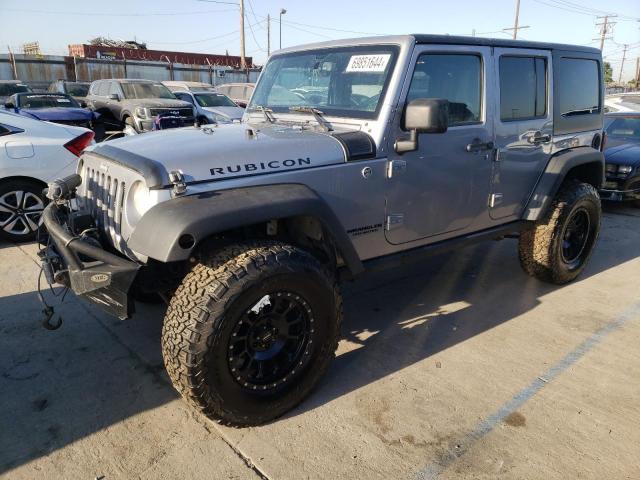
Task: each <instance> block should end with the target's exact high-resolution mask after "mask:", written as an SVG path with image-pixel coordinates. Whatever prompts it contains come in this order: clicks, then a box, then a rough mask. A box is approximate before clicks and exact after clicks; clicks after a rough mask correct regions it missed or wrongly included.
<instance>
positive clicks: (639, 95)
mask: <svg viewBox="0 0 640 480" xmlns="http://www.w3.org/2000/svg"><path fill="white" fill-rule="evenodd" d="M604 110H605V113H615V112H640V92H628V93H615V94H612V95H607V96H606V97H605V98H604Z"/></svg>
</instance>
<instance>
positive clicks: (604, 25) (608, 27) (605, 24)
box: [594, 15, 617, 51]
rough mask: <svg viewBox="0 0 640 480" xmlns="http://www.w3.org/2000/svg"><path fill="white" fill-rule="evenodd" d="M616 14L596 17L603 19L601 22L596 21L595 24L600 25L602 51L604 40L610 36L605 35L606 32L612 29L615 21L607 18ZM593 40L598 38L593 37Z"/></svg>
mask: <svg viewBox="0 0 640 480" xmlns="http://www.w3.org/2000/svg"><path fill="white" fill-rule="evenodd" d="M616 16H617V15H605V16H604V17H598V18H597V19H598V20H599V19H601V18H602V19H603V20H602V23H596V26H598V27H601V28H600V51H602V50H603V49H604V41H605V40H607V39H609V38H611V37H607V34H609V33H611V32H612V31H613V26H614V25H615V22H610V21H609V19H610V18H613V17H616ZM594 40H598V39H597V38H594Z"/></svg>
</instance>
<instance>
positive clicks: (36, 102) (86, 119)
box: [4, 92, 104, 140]
mask: <svg viewBox="0 0 640 480" xmlns="http://www.w3.org/2000/svg"><path fill="white" fill-rule="evenodd" d="M4 106H5V108H6V109H8V110H12V111H13V112H14V113H17V114H19V115H23V116H25V117H30V118H34V119H36V120H43V121H46V122H54V123H62V124H64V125H74V126H76V127H84V128H89V129H91V130H93V131H94V132H95V133H96V137H97V140H102V138H103V136H104V125H103V124H102V122H101V121H99V117H100V114H99V113H96V112H92V111H91V110H89V109H88V108H83V107H82V106H80V104H79V103H78V102H77V101H76V100H75V99H74V98H73V97H71V96H69V95H65V94H64V93H31V92H30V93H16V94H14V95H12V96H10V97H9V98H8V99H7V101H6V102H5V104H4Z"/></svg>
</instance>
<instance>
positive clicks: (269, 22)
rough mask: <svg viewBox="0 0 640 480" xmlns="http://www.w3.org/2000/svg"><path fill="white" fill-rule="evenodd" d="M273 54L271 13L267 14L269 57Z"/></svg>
mask: <svg viewBox="0 0 640 480" xmlns="http://www.w3.org/2000/svg"><path fill="white" fill-rule="evenodd" d="M269 56H271V15H270V14H267V57H269Z"/></svg>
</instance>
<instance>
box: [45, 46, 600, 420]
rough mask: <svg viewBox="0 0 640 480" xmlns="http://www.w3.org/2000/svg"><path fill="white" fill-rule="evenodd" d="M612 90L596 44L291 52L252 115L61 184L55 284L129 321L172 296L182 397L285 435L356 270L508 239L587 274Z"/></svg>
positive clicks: (173, 137)
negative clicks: (149, 303) (279, 427)
mask: <svg viewBox="0 0 640 480" xmlns="http://www.w3.org/2000/svg"><path fill="white" fill-rule="evenodd" d="M602 78H603V76H602V58H601V54H600V51H599V50H596V49H593V48H587V47H583V46H569V45H554V44H546V43H532V42H521V41H507V40H492V39H481V38H464V37H454V36H433V35H411V36H392V37H376V38H366V39H358V40H343V41H336V42H328V43H321V44H317V45H308V46H303V47H299V48H290V49H286V50H283V51H280V52H278V53H277V54H275V55H274V56H272V57H271V58H270V59H269V61H268V63H267V65H266V66H265V68H264V71H263V72H262V75H261V77H260V80H259V81H258V84H257V85H256V89H255V92H254V94H253V96H252V99H251V102H250V104H249V105H248V108H247V111H246V112H247V113H246V114H245V118H244V120H245V121H244V123H240V124H238V123H236V124H220V125H218V126H209V125H207V126H205V127H201V128H186V129H180V130H174V131H167V132H159V133H157V134H154V135H150V136H148V137H146V138H145V136H141V137H131V138H128V139H121V140H116V141H113V142H108V143H107V144H102V145H97V146H95V147H92V148H90V149H88V150H87V151H86V152H85V153H84V154H83V155H82V158H81V159H80V161H79V165H78V170H77V171H78V175H75V176H73V177H70V178H67V179H62V180H60V181H57V182H54V183H52V184H51V185H50V188H49V197H50V198H51V200H52V202H51V204H50V205H49V206H48V207H47V208H46V210H45V213H44V215H43V216H44V224H45V226H46V228H47V230H48V232H49V234H50V237H49V238H50V244H49V246H48V248H46V249H44V250H43V251H42V254H41V256H42V258H43V262H44V268H45V272H46V273H47V277H48V278H49V279H50V281H52V282H57V283H60V284H63V285H67V286H69V287H70V288H71V289H72V290H73V291H74V292H75V293H76V294H78V295H80V296H82V297H85V298H87V299H89V300H91V301H93V302H95V303H96V305H98V306H100V307H102V308H104V309H106V310H107V311H109V312H111V313H113V314H115V315H116V316H118V317H120V318H127V317H129V316H130V315H131V314H132V313H133V301H132V298H137V299H139V300H149V299H150V297H152V296H154V295H157V296H159V297H160V298H162V299H164V300H165V301H166V302H167V304H168V308H167V312H166V315H165V318H164V326H163V333H162V351H163V355H164V362H165V365H166V368H167V371H168V373H169V375H170V377H171V379H172V380H173V383H174V385H175V387H176V388H177V390H178V391H180V392H181V393H182V395H183V396H184V397H185V398H186V399H187V400H188V401H189V402H190V403H192V404H193V405H195V406H196V407H197V408H198V409H200V410H201V411H202V412H203V413H204V414H205V415H207V416H209V417H211V418H213V419H216V420H218V421H221V422H224V423H228V424H233V425H238V426H243V425H255V424H259V423H262V422H266V421H268V420H270V419H273V418H275V417H277V416H279V415H282V414H283V413H284V412H286V411H287V410H289V409H291V408H293V407H294V406H295V405H296V404H297V403H299V402H300V401H301V400H302V399H303V398H304V397H305V396H307V395H308V394H309V392H310V391H311V390H312V389H313V387H314V386H315V385H316V384H317V383H318V380H319V379H320V377H321V376H322V375H323V374H324V372H325V371H326V370H327V368H328V366H329V364H330V362H331V360H332V358H333V356H334V351H335V349H336V346H337V343H338V339H339V338H340V323H341V320H342V299H341V295H340V281H341V280H342V279H344V278H355V277H357V276H358V275H359V274H360V273H361V272H363V271H364V270H368V269H373V268H378V267H380V266H383V265H388V264H390V263H395V262H399V261H402V260H403V259H405V258H415V257H420V256H424V255H430V254H433V253H435V252H441V251H443V250H445V249H455V248H460V247H462V246H465V245H468V244H470V243H473V242H477V241H480V240H487V239H499V238H504V237H505V236H509V237H512V236H517V237H518V238H519V259H520V263H521V265H522V267H523V269H524V270H525V272H527V273H528V274H529V275H532V276H534V277H537V278H539V279H541V280H544V281H547V282H551V283H556V284H563V283H566V282H569V281H571V280H573V279H574V278H576V277H577V276H578V275H579V274H580V272H581V271H582V270H583V269H584V267H585V265H586V263H587V261H588V260H589V257H590V255H591V252H592V250H593V248H594V245H595V243H596V239H597V237H598V232H599V229H600V217H601V207H600V198H599V197H598V192H597V189H598V188H599V187H600V186H601V184H602V182H603V177H604V163H603V155H602V152H601V145H602V143H603V142H602V135H603V132H602V123H603V118H602V108H603V107H602V101H603V86H602ZM73 197H75V199H76V200H77V202H74V203H77V204H78V205H79V209H78V210H73V209H72V208H71V206H72V205H73V204H72V203H70V200H71V199H72V198H73ZM49 313H51V311H50V310H49Z"/></svg>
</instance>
